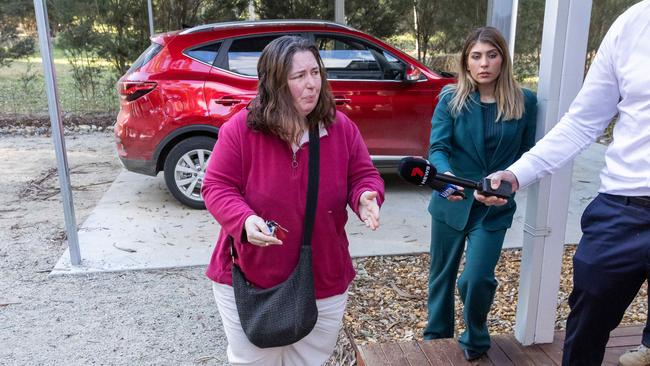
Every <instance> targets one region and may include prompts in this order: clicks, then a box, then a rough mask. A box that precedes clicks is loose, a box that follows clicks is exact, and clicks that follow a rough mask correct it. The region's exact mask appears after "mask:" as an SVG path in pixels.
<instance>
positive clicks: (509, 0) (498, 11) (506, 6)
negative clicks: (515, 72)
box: [487, 0, 519, 57]
mask: <svg viewBox="0 0 650 366" xmlns="http://www.w3.org/2000/svg"><path fill="white" fill-rule="evenodd" d="M518 7H519V0H488V13H487V25H490V26H492V27H494V28H496V29H498V30H499V31H500V32H501V34H503V38H505V39H506V42H508V51H510V57H514V54H515V35H516V33H517V32H516V30H517V9H518Z"/></svg>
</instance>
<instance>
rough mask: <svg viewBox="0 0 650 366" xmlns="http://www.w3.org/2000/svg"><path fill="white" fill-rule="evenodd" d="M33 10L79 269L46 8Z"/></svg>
mask: <svg viewBox="0 0 650 366" xmlns="http://www.w3.org/2000/svg"><path fill="white" fill-rule="evenodd" d="M34 10H35V12H36V26H37V28H38V43H39V45H40V50H41V57H42V59H43V71H44V75H45V93H46V94H47V105H48V110H49V112H50V123H51V125H52V140H53V142H54V151H55V155H56V163H57V169H58V172H59V186H60V187H61V199H62V201H63V214H64V217H65V227H66V234H67V236H68V248H69V249H70V263H72V264H73V265H75V266H78V265H80V264H81V253H80V252H79V238H78V237H77V221H76V218H75V214H74V203H73V202H72V187H71V186H70V173H69V170H68V156H67V153H66V148H65V137H64V134H63V125H62V124H61V106H60V105H59V96H58V95H59V93H58V90H57V88H56V82H55V80H56V73H55V70H54V63H53V62H52V52H51V45H50V26H49V23H48V20H47V5H46V4H45V1H43V0H34Z"/></svg>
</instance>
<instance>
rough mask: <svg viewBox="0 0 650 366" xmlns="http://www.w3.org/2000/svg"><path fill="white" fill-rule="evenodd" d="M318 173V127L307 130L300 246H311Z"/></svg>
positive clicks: (316, 201) (316, 200)
mask: <svg viewBox="0 0 650 366" xmlns="http://www.w3.org/2000/svg"><path fill="white" fill-rule="evenodd" d="M319 171H320V131H319V127H318V125H316V126H314V127H312V128H311V129H310V130H309V177H308V178H307V207H306V209H305V226H304V230H303V233H302V245H311V237H312V233H313V231H314V220H315V218H316V204H317V203H318V174H319Z"/></svg>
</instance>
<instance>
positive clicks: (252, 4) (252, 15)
mask: <svg viewBox="0 0 650 366" xmlns="http://www.w3.org/2000/svg"><path fill="white" fill-rule="evenodd" d="M248 20H255V2H254V1H253V0H248Z"/></svg>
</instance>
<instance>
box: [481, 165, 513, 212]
mask: <svg viewBox="0 0 650 366" xmlns="http://www.w3.org/2000/svg"><path fill="white" fill-rule="evenodd" d="M487 178H489V179H490V186H491V187H492V189H498V188H499V186H500V185H501V182H502V181H505V182H508V183H510V185H511V186H512V193H515V192H517V190H518V189H519V181H517V177H516V176H515V175H514V174H513V173H512V172H511V171H509V170H499V171H497V172H494V173H492V174H490V175H488V176H487ZM474 198H475V199H476V200H478V201H479V202H482V203H483V204H484V205H486V206H503V205H505V204H506V203H507V202H508V200H507V199H505V198H501V197H497V196H487V195H483V194H481V193H479V192H478V191H474Z"/></svg>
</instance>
